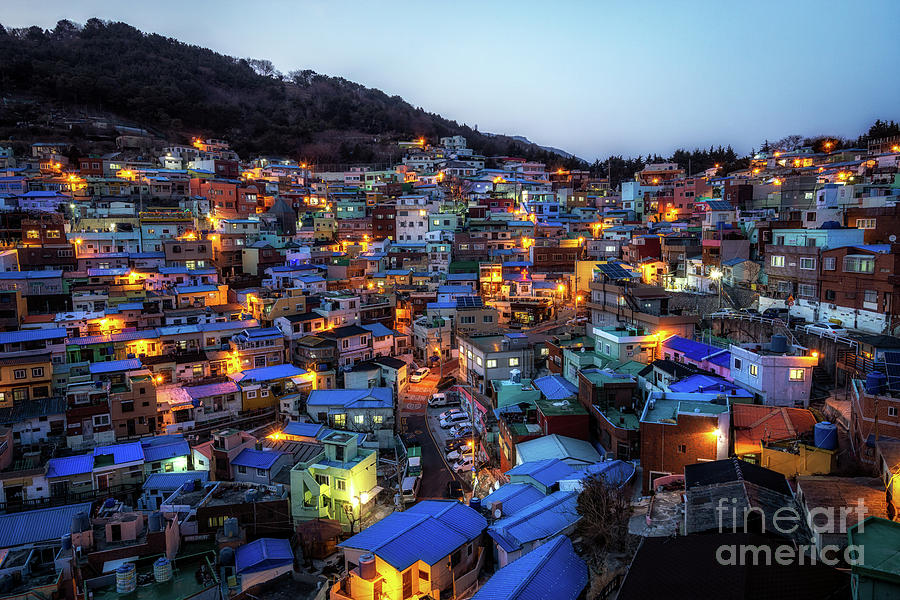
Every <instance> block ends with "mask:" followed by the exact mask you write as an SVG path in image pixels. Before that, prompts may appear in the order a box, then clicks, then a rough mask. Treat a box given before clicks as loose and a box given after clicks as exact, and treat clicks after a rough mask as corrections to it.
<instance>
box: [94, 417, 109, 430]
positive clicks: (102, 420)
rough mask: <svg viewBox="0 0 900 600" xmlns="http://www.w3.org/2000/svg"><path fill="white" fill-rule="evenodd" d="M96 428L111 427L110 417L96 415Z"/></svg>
mask: <svg viewBox="0 0 900 600" xmlns="http://www.w3.org/2000/svg"><path fill="white" fill-rule="evenodd" d="M93 421H94V427H103V426H105V425H109V415H94V417H93Z"/></svg>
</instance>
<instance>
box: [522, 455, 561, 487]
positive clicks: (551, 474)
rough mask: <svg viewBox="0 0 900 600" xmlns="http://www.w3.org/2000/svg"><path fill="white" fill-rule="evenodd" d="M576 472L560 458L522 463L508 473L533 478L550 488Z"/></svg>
mask: <svg viewBox="0 0 900 600" xmlns="http://www.w3.org/2000/svg"><path fill="white" fill-rule="evenodd" d="M573 472H574V469H573V468H572V467H570V466H569V465H568V464H566V463H565V462H563V461H561V460H560V459H558V458H547V459H544V460H536V461H532V462H526V463H522V464H521V465H519V466H517V467H514V468H512V469H510V470H509V471H507V472H506V474H507V475H508V476H509V477H510V478H512V477H513V476H516V475H518V476H520V477H531V478H532V479H534V480H535V481H537V482H538V483H540V484H541V485H543V486H546V487H550V486H551V485H553V484H554V483H556V482H557V481H559V480H560V479H565V478H566V477H568V476H569V475H571V474H572V473H573Z"/></svg>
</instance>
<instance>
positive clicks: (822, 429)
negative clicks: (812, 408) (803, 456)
mask: <svg viewBox="0 0 900 600" xmlns="http://www.w3.org/2000/svg"><path fill="white" fill-rule="evenodd" d="M813 441H814V442H815V444H816V448H822V449H824V450H834V449H835V448H837V425H835V424H834V423H829V422H828V421H822V422H821V423H816V426H815V428H814V429H813Z"/></svg>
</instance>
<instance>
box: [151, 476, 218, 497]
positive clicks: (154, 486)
mask: <svg viewBox="0 0 900 600" xmlns="http://www.w3.org/2000/svg"><path fill="white" fill-rule="evenodd" d="M197 479H199V480H200V481H202V482H203V483H206V482H207V481H209V471H181V472H179V473H151V474H150V475H147V479H145V480H144V489H145V490H163V491H170V490H171V491H173V492H174V491H175V490H177V489H178V488H180V487H181V486H182V485H183V484H185V483H187V482H188V481H195V480H197Z"/></svg>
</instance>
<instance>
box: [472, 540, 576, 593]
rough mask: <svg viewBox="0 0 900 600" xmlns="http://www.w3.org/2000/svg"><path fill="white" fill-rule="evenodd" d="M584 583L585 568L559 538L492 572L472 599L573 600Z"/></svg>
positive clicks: (565, 541) (569, 546) (566, 544)
mask: <svg viewBox="0 0 900 600" xmlns="http://www.w3.org/2000/svg"><path fill="white" fill-rule="evenodd" d="M587 581H588V570H587V565H585V564H584V561H583V560H581V558H580V557H579V556H578V555H577V554H575V549H574V548H573V547H572V542H571V540H569V538H568V537H566V536H564V535H561V536H558V537H555V538H553V539H552V540H550V541H548V542H546V543H544V544H542V545H541V546H539V547H538V548H536V549H534V550H532V551H531V552H529V553H528V554H526V555H525V556H523V557H521V558H519V559H518V560H516V561H514V562H511V563H509V564H507V565H506V566H505V567H503V568H502V569H500V570H499V571H497V572H496V573H494V575H493V576H492V577H491V578H490V579H489V580H488V581H487V583H486V584H484V585H483V586H482V587H481V589H479V590H478V592H477V593H476V594H475V596H473V597H472V600H544V599H545V598H553V599H554V600H575V599H576V598H578V597H579V596H580V595H581V591H582V590H583V589H584V587H585V586H586V585H587Z"/></svg>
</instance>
